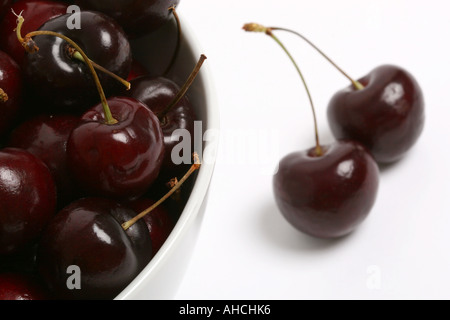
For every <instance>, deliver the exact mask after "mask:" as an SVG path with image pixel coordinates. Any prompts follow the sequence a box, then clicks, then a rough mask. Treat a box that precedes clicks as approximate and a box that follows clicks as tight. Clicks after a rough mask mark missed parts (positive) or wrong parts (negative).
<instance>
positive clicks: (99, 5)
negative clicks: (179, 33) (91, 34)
mask: <svg viewBox="0 0 450 320" xmlns="http://www.w3.org/2000/svg"><path fill="white" fill-rule="evenodd" d="M179 2H180V0H76V1H75V3H76V4H78V5H79V6H80V7H81V8H82V9H88V10H95V11H100V12H104V13H106V14H107V15H109V16H111V17H112V18H113V19H115V20H116V21H118V22H119V24H120V25H121V26H122V27H123V28H124V29H125V31H126V32H127V33H128V34H129V35H131V36H133V37H137V36H141V35H144V34H147V33H150V32H152V31H155V30H157V29H158V28H160V27H161V26H162V25H163V24H164V23H166V22H167V21H168V20H169V19H170V17H171V12H170V10H169V8H170V7H172V6H177V5H178V3H179Z"/></svg>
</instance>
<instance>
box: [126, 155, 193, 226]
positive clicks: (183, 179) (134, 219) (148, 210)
mask: <svg viewBox="0 0 450 320" xmlns="http://www.w3.org/2000/svg"><path fill="white" fill-rule="evenodd" d="M193 158H194V164H193V165H192V166H191V168H190V169H189V170H188V172H187V173H186V174H185V175H184V176H183V178H181V180H180V181H178V182H177V183H176V184H175V185H174V187H173V188H172V189H171V190H170V191H169V192H168V193H167V194H166V195H165V196H163V197H162V198H161V199H159V201H158V202H156V203H155V204H154V205H152V206H151V207H149V208H148V209H146V210H144V211H142V212H141V213H140V214H138V215H137V216H135V217H134V218H133V219H131V220H129V221H127V222H124V223H122V228H123V229H124V230H125V231H126V230H128V229H129V228H130V227H131V226H133V225H134V224H135V223H136V222H137V221H139V220H140V219H142V218H143V217H145V216H146V215H147V214H149V213H150V212H152V211H153V210H155V209H156V208H157V207H158V206H160V205H161V204H162V203H163V202H164V201H166V200H167V199H168V198H170V196H172V195H173V194H174V193H175V192H176V191H177V190H178V189H180V187H181V186H182V185H183V183H184V182H185V181H186V180H187V179H189V177H190V176H191V175H192V174H193V173H194V172H195V171H196V170H199V169H200V166H201V162H200V158H199V156H198V154H197V153H196V152H195V153H194V155H193Z"/></svg>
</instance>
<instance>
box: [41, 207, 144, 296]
mask: <svg viewBox="0 0 450 320" xmlns="http://www.w3.org/2000/svg"><path fill="white" fill-rule="evenodd" d="M133 216H135V213H134V211H132V210H131V209H128V208H126V207H124V206H122V205H120V204H118V203H116V202H115V201H113V200H109V199H102V198H84V199H80V200H77V201H75V202H73V203H72V204H70V205H68V206H67V207H66V208H64V209H63V210H61V211H60V212H59V213H58V214H57V215H56V216H55V217H54V218H53V219H52V220H51V222H50V223H49V225H48V227H47V228H46V229H45V231H44V233H43V235H42V238H41V241H40V242H39V249H38V270H39V274H40V275H41V276H42V278H43V279H44V281H45V283H46V284H47V285H48V287H49V289H50V291H51V292H52V293H54V294H55V296H57V297H60V298H62V299H99V300H103V299H113V298H114V297H115V296H116V295H117V294H119V293H120V292H121V291H122V290H123V289H124V288H125V287H126V286H127V285H128V284H129V283H130V282H131V281H132V280H133V279H134V278H135V277H136V276H137V275H138V274H139V272H140V271H141V270H142V269H143V267H144V266H145V265H146V264H147V263H148V262H149V261H150V259H151V256H152V251H151V250H152V248H151V240H150V237H149V234H148V229H147V227H146V225H145V223H144V222H143V221H139V222H137V223H135V224H133V225H132V226H131V227H130V228H129V229H128V230H127V231H125V230H124V229H123V228H122V227H121V223H123V222H125V221H127V220H128V219H130V218H132V217H133ZM70 266H77V267H78V268H79V270H80V281H81V288H80V289H73V290H70V289H69V288H68V287H67V281H68V278H69V276H70V275H71V274H70V273H68V268H69V267H70Z"/></svg>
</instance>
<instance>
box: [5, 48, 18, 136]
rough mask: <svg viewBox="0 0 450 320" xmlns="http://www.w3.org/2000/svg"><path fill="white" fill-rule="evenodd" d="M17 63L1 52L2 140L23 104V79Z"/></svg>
mask: <svg viewBox="0 0 450 320" xmlns="http://www.w3.org/2000/svg"><path fill="white" fill-rule="evenodd" d="M20 72H21V71H20V68H19V66H18V65H17V63H16V62H15V61H14V60H13V59H12V58H11V57H10V56H9V55H8V54H6V53H4V52H3V51H0V138H1V137H2V135H3V134H5V132H6V131H7V130H8V129H10V128H11V126H12V123H13V121H14V120H15V118H17V116H18V113H19V110H20V107H21V102H22V97H21V94H22V79H21V74H20Z"/></svg>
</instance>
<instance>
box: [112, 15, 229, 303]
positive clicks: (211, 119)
mask: <svg viewBox="0 0 450 320" xmlns="http://www.w3.org/2000/svg"><path fill="white" fill-rule="evenodd" d="M177 13H178V16H179V19H180V21H181V22H182V26H183V38H184V39H183V41H184V42H185V45H186V47H187V50H189V51H191V52H192V53H194V54H197V53H198V54H199V55H200V52H198V51H199V50H200V48H202V47H201V45H200V43H199V41H198V40H197V38H196V37H195V35H194V33H193V31H192V29H191V27H190V26H189V23H188V22H186V20H185V19H184V17H183V14H182V13H180V12H177ZM200 77H201V81H202V87H203V88H204V93H205V97H204V98H205V105H206V119H203V120H202V123H204V122H206V125H207V127H206V128H204V129H205V130H210V129H213V130H217V131H219V130H220V120H219V119H220V115H219V108H218V103H217V96H216V90H215V87H214V81H213V76H212V74H211V70H210V68H209V66H208V64H207V63H205V64H204V65H203V66H202V70H201V76H200ZM204 120H205V121H204ZM218 143H219V137H215V138H214V139H210V140H208V141H204V150H206V149H208V150H213V152H210V153H208V161H203V162H202V165H201V167H200V170H199V171H198V176H197V179H196V182H195V184H194V187H193V189H192V192H191V195H190V196H189V199H188V201H187V203H186V206H185V208H184V210H183V212H182V213H181V215H180V218H179V219H178V221H177V223H176V225H175V227H174V229H173V230H172V232H171V234H170V235H169V237H168V238H167V239H166V241H165V242H164V244H163V245H162V247H161V248H160V250H159V251H158V252H157V253H156V254H155V256H154V257H153V258H152V260H151V261H150V262H149V264H148V265H147V266H146V267H145V268H144V269H143V270H142V271H141V272H140V273H139V275H138V276H137V277H136V278H135V279H134V280H133V281H132V282H131V283H130V284H129V285H128V286H127V287H126V288H125V289H124V290H122V292H121V293H120V294H119V295H118V296H117V297H116V298H115V299H114V300H127V299H133V297H132V296H133V295H134V292H135V291H136V290H137V289H138V288H140V287H141V286H143V285H145V281H146V279H147V278H148V277H149V275H151V274H152V273H154V272H156V270H157V269H159V268H161V267H162V266H163V265H164V263H165V261H166V260H167V259H168V258H169V257H170V254H171V252H172V251H174V250H175V249H176V246H177V244H178V243H179V242H180V241H181V240H182V238H183V236H184V234H185V233H186V232H187V231H188V230H189V228H190V226H191V224H193V222H194V221H195V219H196V218H197V216H198V214H199V211H200V208H201V207H202V205H203V203H204V201H205V199H206V196H207V192H208V189H209V186H210V183H211V180H212V176H213V172H214V169H215V165H216V161H217V151H218Z"/></svg>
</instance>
